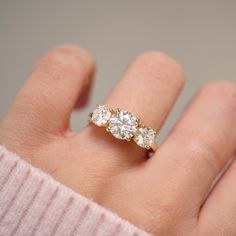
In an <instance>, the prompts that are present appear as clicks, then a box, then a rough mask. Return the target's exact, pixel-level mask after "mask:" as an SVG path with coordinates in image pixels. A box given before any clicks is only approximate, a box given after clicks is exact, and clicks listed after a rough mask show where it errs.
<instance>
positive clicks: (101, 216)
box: [92, 213, 106, 236]
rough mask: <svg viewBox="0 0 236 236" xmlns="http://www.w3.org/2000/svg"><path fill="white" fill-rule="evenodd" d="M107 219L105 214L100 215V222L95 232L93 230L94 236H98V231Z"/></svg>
mask: <svg viewBox="0 0 236 236" xmlns="http://www.w3.org/2000/svg"><path fill="white" fill-rule="evenodd" d="M105 218H106V216H105V214H104V213H102V214H101V215H100V217H99V220H98V222H97V224H96V226H95V228H94V230H93V233H92V236H95V235H97V232H98V229H99V227H100V226H101V225H102V224H103V222H104V220H105Z"/></svg>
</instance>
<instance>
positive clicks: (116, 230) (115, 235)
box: [112, 224, 121, 236]
mask: <svg viewBox="0 0 236 236" xmlns="http://www.w3.org/2000/svg"><path fill="white" fill-rule="evenodd" d="M120 231H121V224H118V225H117V226H116V228H115V231H114V233H113V234H112V236H117V235H119V234H120Z"/></svg>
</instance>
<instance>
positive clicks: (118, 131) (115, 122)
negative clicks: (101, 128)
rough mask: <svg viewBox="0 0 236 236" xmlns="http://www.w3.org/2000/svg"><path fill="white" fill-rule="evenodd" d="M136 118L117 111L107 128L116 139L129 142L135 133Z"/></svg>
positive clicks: (127, 113) (125, 112)
mask: <svg viewBox="0 0 236 236" xmlns="http://www.w3.org/2000/svg"><path fill="white" fill-rule="evenodd" d="M137 126H138V122H137V118H136V117H135V116H134V115H133V114H132V113H130V112H128V111H120V110H118V111H117V112H116V113H115V114H113V115H112V116H111V118H110V120H109V122H108V128H109V131H110V132H111V134H112V135H114V136H115V137H116V138H119V139H124V140H130V139H131V138H132V137H133V136H134V134H135V132H136V131H137Z"/></svg>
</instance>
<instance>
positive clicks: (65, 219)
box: [0, 146, 150, 236]
mask: <svg viewBox="0 0 236 236" xmlns="http://www.w3.org/2000/svg"><path fill="white" fill-rule="evenodd" d="M11 235H22V236H31V235H32V236H33V235H39V236H46V235H50V236H52V235H59V236H60V235H63V236H64V235H65V236H67V235H68V236H75V235H82V236H84V235H85V236H95V235H97V236H99V235H102V236H103V235H104V236H108V235H109V236H110V235H111V236H126V235H127V236H148V235H150V234H148V233H146V232H144V231H142V230H141V229H139V228H137V227H136V226H134V225H132V224H131V223H129V222H128V221H126V220H124V219H121V218H120V217H119V216H117V215H116V214H114V213H112V212H110V211H109V210H107V209H105V208H103V207H102V206H99V205H98V204H96V203H95V202H93V201H92V200H90V199H87V198H85V197H83V196H81V195H80V194H78V193H76V192H73V191H72V190H71V189H69V188H67V187H66V186H64V185H62V184H60V183H58V182H57V181H55V180H54V179H53V178H52V177H51V176H49V175H48V174H46V173H43V172H42V171H41V170H39V169H37V168H35V167H33V166H31V165H30V164H28V163H27V162H25V161H24V160H22V159H20V158H19V157H18V156H17V155H15V154H13V153H11V152H9V151H8V150H6V149H5V148H4V147H3V146H0V236H11Z"/></svg>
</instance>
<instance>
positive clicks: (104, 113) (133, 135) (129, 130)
mask: <svg viewBox="0 0 236 236" xmlns="http://www.w3.org/2000/svg"><path fill="white" fill-rule="evenodd" d="M89 122H90V123H93V124H95V125H97V126H99V127H104V128H106V131H107V132H109V133H111V134H112V135H113V136H114V137H116V138H118V139H122V140H126V141H131V140H133V141H135V142H136V143H137V145H139V146H140V147H142V148H146V149H147V150H149V151H151V152H155V151H156V150H157V144H156V135H157V132H156V131H154V130H153V129H152V128H150V127H147V126H145V125H142V124H141V123H140V120H139V119H138V118H136V117H135V116H134V115H133V114H132V113H131V112H129V111H125V110H121V109H119V108H118V109H110V108H109V107H107V106H105V105H98V106H97V107H96V108H95V110H94V111H93V112H91V113H90V114H89Z"/></svg>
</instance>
